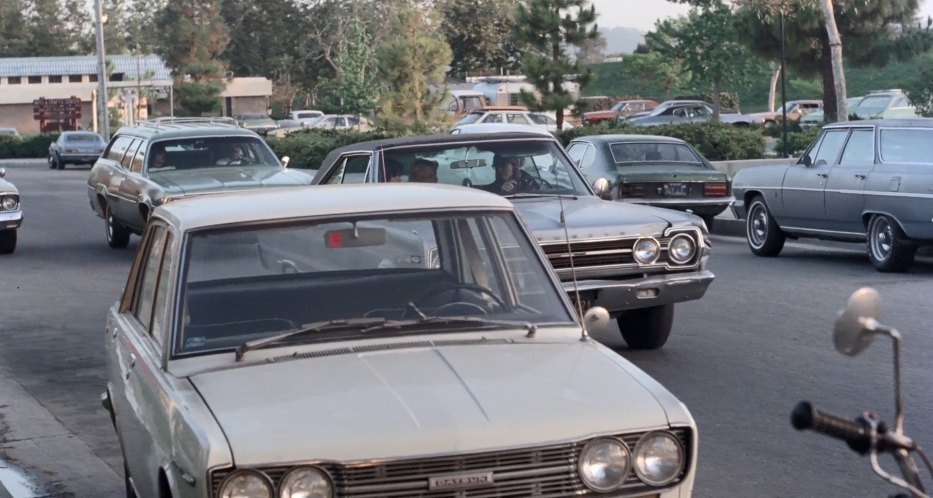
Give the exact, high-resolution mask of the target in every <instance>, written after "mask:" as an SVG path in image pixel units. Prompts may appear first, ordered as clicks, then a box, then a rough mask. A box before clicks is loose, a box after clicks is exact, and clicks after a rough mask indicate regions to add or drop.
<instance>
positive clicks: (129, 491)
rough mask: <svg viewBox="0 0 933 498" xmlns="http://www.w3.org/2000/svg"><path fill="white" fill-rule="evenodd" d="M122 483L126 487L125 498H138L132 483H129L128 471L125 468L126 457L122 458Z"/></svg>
mask: <svg viewBox="0 0 933 498" xmlns="http://www.w3.org/2000/svg"><path fill="white" fill-rule="evenodd" d="M123 483H124V485H125V486H126V498H138V497H137V496H136V490H135V489H133V483H132V482H130V469H129V467H127V466H126V456H124V457H123Z"/></svg>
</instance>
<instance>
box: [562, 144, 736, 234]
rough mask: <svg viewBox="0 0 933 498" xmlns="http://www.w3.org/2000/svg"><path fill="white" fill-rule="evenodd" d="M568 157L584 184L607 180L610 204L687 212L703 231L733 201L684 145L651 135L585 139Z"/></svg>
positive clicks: (718, 177)
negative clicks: (701, 223)
mask: <svg viewBox="0 0 933 498" xmlns="http://www.w3.org/2000/svg"><path fill="white" fill-rule="evenodd" d="M567 153H568V154H569V155H570V157H571V159H573V160H574V162H576V163H577V165H578V166H579V167H580V170H581V171H582V172H583V174H584V175H585V176H586V178H587V181H589V182H590V183H594V182H596V181H597V180H599V179H601V178H603V179H606V180H608V181H609V183H610V188H609V191H608V192H607V193H606V196H607V197H608V196H611V198H612V199H613V200H617V201H625V202H632V203H636V204H648V205H651V206H658V207H664V208H670V209H678V210H680V211H687V212H690V213H693V214H696V215H697V216H700V217H701V218H703V220H704V221H706V224H707V226H709V225H711V224H712V221H713V218H714V217H715V216H716V215H718V214H719V213H721V212H723V211H724V210H725V209H726V208H727V207H729V204H730V203H731V202H732V200H733V197H732V185H731V182H730V180H729V177H728V176H727V175H726V174H725V173H723V172H721V171H718V170H716V169H715V168H714V167H713V165H712V164H710V162H709V161H707V160H706V158H704V157H703V155H702V154H700V153H699V152H697V150H696V149H694V148H693V146H691V145H690V144H688V143H687V142H684V141H683V140H680V139H677V138H671V137H662V136H655V135H589V136H585V137H579V138H576V139H574V140H573V141H572V142H570V144H569V145H568V146H567Z"/></svg>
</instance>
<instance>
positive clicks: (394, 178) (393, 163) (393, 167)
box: [385, 159, 402, 183]
mask: <svg viewBox="0 0 933 498" xmlns="http://www.w3.org/2000/svg"><path fill="white" fill-rule="evenodd" d="M385 170H386V181H387V182H389V183H398V182H401V181H402V163H400V162H398V160H396V159H386V160H385Z"/></svg>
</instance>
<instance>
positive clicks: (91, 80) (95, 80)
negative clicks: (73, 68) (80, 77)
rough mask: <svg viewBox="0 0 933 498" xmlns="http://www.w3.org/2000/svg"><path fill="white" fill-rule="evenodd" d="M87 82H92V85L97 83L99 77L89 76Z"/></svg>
mask: <svg viewBox="0 0 933 498" xmlns="http://www.w3.org/2000/svg"><path fill="white" fill-rule="evenodd" d="M87 80H88V81H90V82H91V83H97V75H96V74H89V75H87Z"/></svg>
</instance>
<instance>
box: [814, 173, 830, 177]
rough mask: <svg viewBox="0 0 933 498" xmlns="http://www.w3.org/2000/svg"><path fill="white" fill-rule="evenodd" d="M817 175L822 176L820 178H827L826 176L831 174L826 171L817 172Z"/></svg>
mask: <svg viewBox="0 0 933 498" xmlns="http://www.w3.org/2000/svg"><path fill="white" fill-rule="evenodd" d="M816 176H818V177H820V178H826V177H827V176H829V175H827V174H826V173H817V174H816Z"/></svg>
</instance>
